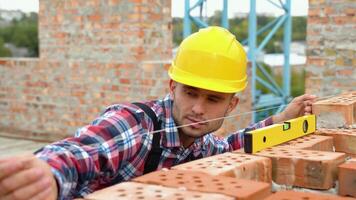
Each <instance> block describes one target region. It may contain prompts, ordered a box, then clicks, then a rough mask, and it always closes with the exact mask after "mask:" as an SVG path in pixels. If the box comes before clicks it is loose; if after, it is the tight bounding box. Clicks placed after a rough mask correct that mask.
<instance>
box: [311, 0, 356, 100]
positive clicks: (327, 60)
mask: <svg viewBox="0 0 356 200" xmlns="http://www.w3.org/2000/svg"><path fill="white" fill-rule="evenodd" d="M355 42H356V1H349V0H339V1H332V0H309V13H308V27H307V55H308V57H307V67H306V71H307V73H306V75H307V76H306V77H307V78H306V92H309V93H314V94H318V95H319V96H328V95H334V94H338V93H340V92H344V91H351V90H354V89H355V85H356V45H355Z"/></svg>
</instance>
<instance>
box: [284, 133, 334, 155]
mask: <svg viewBox="0 0 356 200" xmlns="http://www.w3.org/2000/svg"><path fill="white" fill-rule="evenodd" d="M277 147H283V148H285V149H289V148H293V149H304V150H316V151H334V150H333V137H331V136H322V135H316V134H312V135H307V136H304V137H301V138H297V139H295V140H292V141H289V142H286V143H284V144H281V145H278V146H277Z"/></svg>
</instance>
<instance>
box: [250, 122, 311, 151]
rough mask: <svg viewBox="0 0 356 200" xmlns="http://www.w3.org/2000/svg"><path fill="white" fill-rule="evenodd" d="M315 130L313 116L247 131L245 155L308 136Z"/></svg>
mask: <svg viewBox="0 0 356 200" xmlns="http://www.w3.org/2000/svg"><path fill="white" fill-rule="evenodd" d="M315 130H316V117H315V115H306V116H302V117H298V118H295V119H291V120H289V121H286V122H284V123H283V124H274V125H271V126H267V127H264V128H261V129H256V130H252V131H247V132H246V133H245V135H244V149H245V152H246V153H256V152H257V151H260V150H262V149H265V148H268V147H272V146H275V145H278V144H282V143H284V142H287V141H289V140H293V139H296V138H299V137H302V136H305V135H308V134H310V133H313V132H315Z"/></svg>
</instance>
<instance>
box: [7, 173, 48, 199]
mask: <svg viewBox="0 0 356 200" xmlns="http://www.w3.org/2000/svg"><path fill="white" fill-rule="evenodd" d="M43 175H44V172H43V171H42V170H41V169H36V168H31V169H26V170H22V171H19V172H17V173H15V174H13V175H11V176H9V177H7V178H5V179H3V180H1V181H0V195H5V194H7V193H11V192H12V191H14V190H17V189H19V188H22V187H26V185H30V184H31V183H33V182H35V181H37V180H39V179H40V178H41V177H43Z"/></svg>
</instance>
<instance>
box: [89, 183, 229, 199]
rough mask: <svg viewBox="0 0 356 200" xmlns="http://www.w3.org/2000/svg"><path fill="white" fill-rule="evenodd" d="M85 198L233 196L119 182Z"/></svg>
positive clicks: (215, 197)
mask: <svg viewBox="0 0 356 200" xmlns="http://www.w3.org/2000/svg"><path fill="white" fill-rule="evenodd" d="M85 199H90V200H119V199H123V200H124V199H131V200H143V199H146V200H151V199H157V200H163V199H169V200H183V199H187V200H188V199H196V200H200V199H206V200H210V199H216V200H224V199H227V200H233V199H235V198H234V197H231V196H226V195H222V194H214V193H210V192H209V193H203V192H196V191H189V190H182V189H180V188H169V187H164V186H159V185H150V184H143V183H135V182H124V183H120V184H117V185H114V186H111V187H108V188H105V189H103V190H99V191H97V192H94V193H92V194H89V195H88V196H86V197H85Z"/></svg>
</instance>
